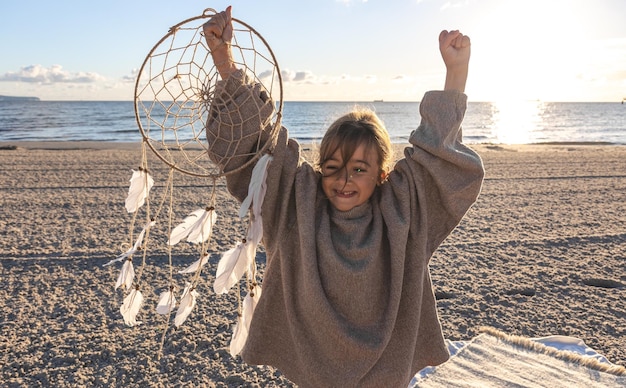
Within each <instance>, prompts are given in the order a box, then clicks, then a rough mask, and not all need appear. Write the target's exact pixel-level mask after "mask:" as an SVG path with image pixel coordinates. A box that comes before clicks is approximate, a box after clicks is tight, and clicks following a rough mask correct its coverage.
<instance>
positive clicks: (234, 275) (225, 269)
mask: <svg viewBox="0 0 626 388" xmlns="http://www.w3.org/2000/svg"><path fill="white" fill-rule="evenodd" d="M255 253H256V245H254V244H253V242H252V241H248V240H246V239H244V240H243V241H242V242H239V243H237V246H235V248H232V249H230V250H229V251H227V252H225V253H224V254H223V255H222V258H221V259H220V261H219V263H218V264H217V272H216V273H215V282H214V283H213V290H214V291H215V293H216V294H226V293H228V290H230V288H231V287H232V286H234V285H235V284H236V283H237V282H238V281H239V280H240V279H241V277H242V276H243V274H244V273H245V272H246V269H247V268H249V267H250V261H254V256H255Z"/></svg>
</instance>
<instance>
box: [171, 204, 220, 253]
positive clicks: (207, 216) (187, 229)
mask: <svg viewBox="0 0 626 388" xmlns="http://www.w3.org/2000/svg"><path fill="white" fill-rule="evenodd" d="M216 220H217V214H216V213H215V208H214V207H207V208H206V209H198V210H195V211H193V212H192V213H191V214H189V215H188V216H187V217H186V218H185V219H184V220H183V222H182V223H181V224H179V225H178V226H176V227H175V228H174V230H172V233H171V234H170V239H169V240H168V241H167V243H168V244H169V245H176V244H178V242H179V241H180V240H182V239H184V238H187V241H189V242H190V243H194V244H200V243H203V242H205V241H207V240H208V239H209V237H211V231H212V229H213V225H215V221H216Z"/></svg>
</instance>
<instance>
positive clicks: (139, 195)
mask: <svg viewBox="0 0 626 388" xmlns="http://www.w3.org/2000/svg"><path fill="white" fill-rule="evenodd" d="M153 185H154V179H152V176H151V175H150V173H148V172H147V171H146V170H144V169H142V168H140V169H139V170H138V171H135V170H133V175H132V176H131V178H130V187H129V188H128V196H127V197H126V210H127V211H128V212H129V213H133V212H136V211H137V209H139V208H140V207H141V206H143V204H144V203H145V202H146V198H148V192H149V191H150V189H151V188H152V186H153Z"/></svg>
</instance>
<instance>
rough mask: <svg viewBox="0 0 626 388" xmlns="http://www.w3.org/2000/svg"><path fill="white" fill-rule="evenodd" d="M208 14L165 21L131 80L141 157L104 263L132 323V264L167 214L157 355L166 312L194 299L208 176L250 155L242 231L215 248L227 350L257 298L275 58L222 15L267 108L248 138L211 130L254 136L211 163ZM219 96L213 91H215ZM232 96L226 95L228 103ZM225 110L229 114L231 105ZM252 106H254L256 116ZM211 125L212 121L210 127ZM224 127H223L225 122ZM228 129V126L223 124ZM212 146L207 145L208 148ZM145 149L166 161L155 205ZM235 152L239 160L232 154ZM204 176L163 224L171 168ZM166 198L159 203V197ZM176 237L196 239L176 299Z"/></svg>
mask: <svg viewBox="0 0 626 388" xmlns="http://www.w3.org/2000/svg"><path fill="white" fill-rule="evenodd" d="M215 15H217V12H216V11H215V10H213V9H210V8H207V9H206V10H204V12H203V13H202V15H200V16H197V17H193V18H190V19H187V20H185V21H183V22H181V23H179V24H177V25H175V26H173V27H171V28H170V30H169V32H168V33H167V34H166V35H165V36H164V37H163V38H162V39H161V40H160V41H159V42H158V43H157V44H156V45H155V46H154V47H153V48H152V50H151V51H150V52H149V53H148V55H147V57H146V59H145V61H144V62H143V64H142V66H141V68H140V70H139V73H138V75H137V81H136V84H135V117H136V120H137V125H138V127H139V131H140V132H141V135H142V163H141V166H140V167H139V169H138V170H137V171H134V170H133V174H132V177H131V179H130V188H129V191H128V196H127V198H126V203H125V207H126V210H127V211H128V213H132V218H131V223H130V227H129V231H130V233H129V234H130V236H129V237H130V238H129V241H128V243H126V244H124V248H123V249H122V251H123V253H122V254H120V255H119V256H117V258H115V259H113V260H111V261H109V262H108V263H106V264H104V265H105V266H108V265H111V264H113V263H116V262H123V265H122V268H121V271H120V273H119V276H118V278H117V283H116V286H115V288H116V289H117V288H119V287H122V288H125V289H126V290H127V295H126V297H125V298H124V302H123V304H122V306H121V307H120V313H121V315H122V316H123V318H124V322H125V324H126V325H128V326H135V325H138V324H140V323H141V322H140V321H138V320H137V317H138V314H139V313H140V311H141V308H142V305H143V302H144V296H143V293H142V292H141V289H142V288H143V287H145V285H144V282H143V280H142V273H143V271H142V269H143V267H144V266H145V264H146V260H147V258H148V253H149V251H151V245H150V244H149V242H150V243H152V240H151V239H150V238H151V236H150V234H151V229H152V228H153V226H154V225H155V224H156V223H157V222H158V221H159V219H160V218H161V215H162V214H161V213H162V210H163V209H169V211H165V212H164V213H166V214H165V218H166V222H167V233H168V235H169V238H168V240H167V243H166V245H167V254H168V256H169V269H170V271H169V274H170V275H169V279H168V282H169V284H168V285H166V286H165V287H164V291H163V292H162V293H161V294H160V296H159V300H158V303H157V305H156V312H157V313H159V314H161V315H165V316H166V317H167V318H166V320H165V326H166V327H165V328H164V330H163V334H162V339H161V346H160V349H159V353H158V354H159V357H160V355H161V352H162V349H163V343H164V340H165V335H166V332H167V328H168V327H169V324H170V318H171V316H172V315H173V314H175V318H174V325H175V326H180V325H181V324H182V323H183V322H184V321H185V320H186V319H187V317H188V316H189V315H190V314H191V312H192V310H193V308H194V306H195V304H196V299H197V297H198V295H199V294H198V293H197V292H196V291H195V289H196V287H197V285H198V283H199V281H200V273H201V271H202V268H203V267H204V266H205V264H206V263H207V262H208V260H209V253H208V244H209V243H208V242H209V239H210V237H211V234H212V229H213V226H214V224H215V222H216V218H217V216H216V210H215V205H216V204H215V201H216V199H215V197H216V196H215V191H216V185H217V183H216V182H217V179H218V178H222V177H225V176H227V175H228V174H232V173H236V172H238V171H240V170H242V169H244V168H246V167H249V166H251V164H252V163H256V165H255V167H254V169H253V172H252V179H251V182H250V187H249V189H248V198H246V200H244V202H243V203H242V206H241V208H240V209H239V217H240V218H241V219H242V220H244V219H246V220H247V222H248V223H247V231H246V234H245V237H243V238H241V239H240V240H239V241H240V242H238V243H237V244H236V245H235V247H234V248H232V249H230V250H228V251H227V252H225V253H223V254H222V255H221V259H220V262H219V265H218V267H217V271H216V274H215V282H214V285H213V289H214V291H215V292H216V293H217V294H225V293H228V292H229V290H230V289H231V288H233V287H236V289H237V293H236V294H237V299H238V301H239V304H238V310H237V315H238V321H237V324H236V325H235V328H234V333H233V339H232V341H231V353H232V354H233V355H234V354H237V353H238V352H239V351H240V350H241V348H242V347H243V344H245V340H246V337H247V328H248V327H249V324H250V319H251V316H252V313H253V311H254V308H255V306H256V303H257V302H258V299H259V298H260V294H261V286H260V284H258V283H257V280H256V277H257V275H256V263H255V253H256V248H257V245H258V244H259V243H260V241H261V236H262V220H261V210H260V208H261V203H262V199H263V196H264V195H265V186H264V185H265V178H266V174H267V168H268V165H269V163H270V162H271V160H272V156H271V155H270V151H271V147H272V146H273V144H274V143H275V140H276V137H277V136H278V133H279V130H280V128H281V117H282V109H283V89H282V78H281V74H280V70H279V67H278V63H277V61H276V58H275V57H274V54H273V52H272V50H271V49H270V47H269V45H268V44H267V42H266V41H265V39H264V38H263V37H262V36H261V35H260V34H259V33H258V32H257V31H256V30H254V29H253V28H252V27H251V26H249V25H248V24H246V23H244V22H242V21H240V20H237V19H235V18H233V19H232V22H233V38H232V42H231V50H232V54H233V59H234V61H235V64H236V66H237V67H238V69H241V70H242V71H243V72H244V73H245V75H246V77H247V79H248V80H249V81H250V82H251V83H253V84H254V85H255V88H258V89H255V90H259V91H260V92H262V93H263V94H264V95H266V96H267V97H269V99H270V100H269V101H275V103H274V104H275V106H274V107H273V108H274V109H273V110H272V113H271V115H270V116H269V117H267V118H265V117H264V118H262V119H260V120H259V121H258V123H259V129H258V131H257V133H256V134H253V135H252V136H253V138H251V137H250V136H248V135H246V137H245V139H243V140H236V138H237V136H236V135H235V134H233V133H222V130H221V129H220V131H218V132H219V133H218V134H213V133H212V136H213V137H215V136H217V137H216V138H214V142H215V143H219V142H222V144H223V143H224V142H237V141H245V142H246V143H245V144H246V145H249V144H256V147H253V149H254V150H255V151H253V152H252V153H250V154H244V155H241V154H239V155H232V156H223V157H222V159H221V160H220V161H218V163H214V162H213V161H212V160H211V159H209V152H210V151H211V147H212V146H213V144H211V142H210V141H209V140H208V139H207V136H206V127H207V125H209V124H220V123H219V122H209V120H219V119H220V116H219V115H211V114H210V113H211V112H210V110H211V104H212V103H213V99H214V96H215V93H216V90H217V89H218V81H220V76H219V73H218V71H217V69H216V67H215V65H214V63H213V59H212V58H211V54H210V51H209V48H208V46H207V43H206V40H205V37H204V36H203V34H202V29H203V28H202V27H203V24H204V23H205V22H206V21H208V19H209V18H211V17H213V16H215ZM220 96H221V95H220ZM231 102H232V101H231ZM229 114H230V115H231V116H232V115H237V114H240V113H239V112H231V111H229ZM260 116H261V114H260V113H259V118H260ZM236 119H238V120H240V122H242V123H243V122H246V120H249V119H250V118H249V117H244V116H241V115H240V116H239V117H238V118H237V117H236ZM217 127H221V126H220V125H217ZM224 127H225V128H232V127H231V126H229V125H228V123H225V125H224ZM224 132H230V131H228V130H227V131H224ZM216 147H217V146H216ZM147 149H150V150H152V152H153V153H154V154H155V155H156V156H157V157H158V159H160V160H161V161H162V162H164V163H165V164H166V165H167V166H169V176H168V179H167V182H166V184H165V185H164V186H161V187H162V189H163V197H162V199H161V200H160V201H158V203H157V206H152V205H151V202H152V201H151V198H150V190H151V188H152V186H153V185H154V179H153V177H152V175H151V172H150V170H149V169H148V161H147ZM242 157H243V158H244V159H240V158H242ZM229 158H237V160H238V161H240V160H245V162H244V163H243V164H242V165H240V166H239V167H237V168H235V169H232V170H229V171H227V172H224V171H222V168H221V167H220V165H221V166H226V165H228V164H229V162H231V159H229ZM175 172H180V173H183V174H186V175H190V176H193V177H200V178H208V179H209V180H210V181H212V184H213V190H212V192H211V195H210V198H209V200H208V203H205V204H203V205H201V206H200V207H199V208H198V209H196V210H194V211H192V212H188V213H187V214H188V216H187V217H186V218H185V219H184V220H183V221H182V223H180V224H179V225H178V226H176V227H175V228H173V227H172V222H173V218H174V216H173V207H174V201H173V197H174V189H175V188H174V183H173V182H174V173H175ZM168 200H169V201H168ZM140 213H141V214H143V215H144V216H145V218H144V219H145V221H144V223H143V227H142V229H141V231H140V232H139V233H137V234H136V235H134V234H135V229H136V223H138V222H140V221H138V220H139V219H140V218H141V217H140V216H139V214H140ZM183 240H186V241H187V242H188V243H190V244H192V245H195V246H196V247H197V250H198V253H199V258H198V260H197V261H196V262H194V263H193V264H191V265H190V266H188V267H187V268H185V269H184V270H181V271H178V273H179V274H183V275H184V274H192V278H191V279H190V280H188V281H186V286H185V287H184V290H183V292H182V294H179V297H180V300H178V299H177V297H176V296H175V293H176V292H177V290H179V289H180V288H179V287H177V285H176V283H177V281H176V279H174V276H173V274H174V271H173V260H172V257H173V253H172V247H173V246H174V245H176V244H178V243H179V242H181V241H183ZM133 256H141V257H142V261H141V266H140V267H139V268H138V271H137V273H135V268H134V266H133ZM244 277H245V284H246V286H245V290H246V291H247V295H246V296H245V298H243V299H242V297H241V292H242V290H241V286H240V280H241V279H243V278H244Z"/></svg>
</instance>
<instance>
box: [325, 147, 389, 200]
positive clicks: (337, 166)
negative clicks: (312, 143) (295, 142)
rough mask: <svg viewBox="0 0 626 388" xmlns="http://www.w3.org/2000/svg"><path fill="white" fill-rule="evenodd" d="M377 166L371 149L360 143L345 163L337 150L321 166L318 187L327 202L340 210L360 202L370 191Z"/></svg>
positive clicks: (366, 198)
mask: <svg viewBox="0 0 626 388" xmlns="http://www.w3.org/2000/svg"><path fill="white" fill-rule="evenodd" d="M379 172H380V167H379V166H378V155H377V154H376V152H375V151H373V150H371V149H368V148H367V147H366V146H365V144H361V145H359V146H358V147H357V149H356V150H355V151H354V155H352V158H351V159H350V160H349V161H348V162H347V163H346V164H345V167H344V162H343V160H342V157H341V152H340V150H337V151H336V152H335V153H334V154H333V156H332V157H331V158H330V159H328V160H327V161H326V162H324V164H323V165H322V189H323V190H324V194H326V196H327V197H328V199H329V200H330V203H331V204H332V205H333V206H334V207H335V208H336V209H337V210H340V211H348V210H351V209H353V208H355V207H357V206H359V205H362V204H364V203H365V202H367V200H368V199H369V198H370V197H371V196H372V194H373V193H374V189H376V184H377V183H378V180H379Z"/></svg>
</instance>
